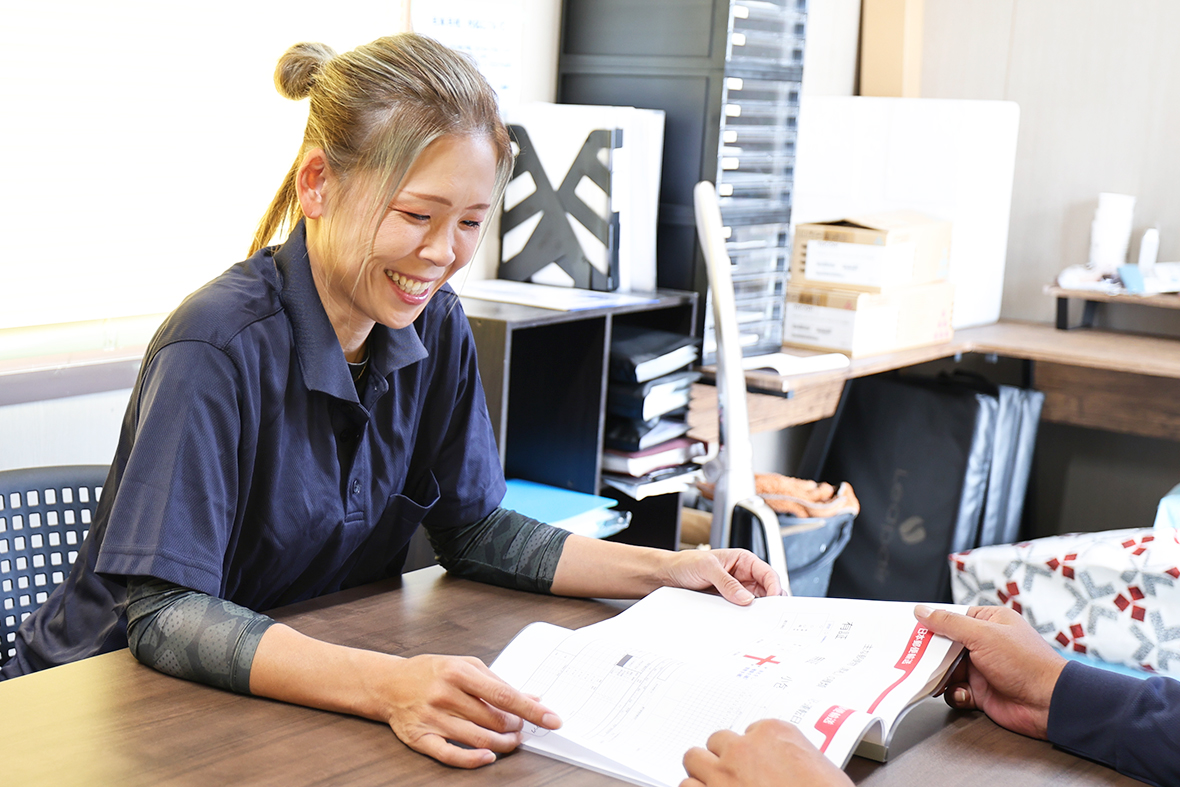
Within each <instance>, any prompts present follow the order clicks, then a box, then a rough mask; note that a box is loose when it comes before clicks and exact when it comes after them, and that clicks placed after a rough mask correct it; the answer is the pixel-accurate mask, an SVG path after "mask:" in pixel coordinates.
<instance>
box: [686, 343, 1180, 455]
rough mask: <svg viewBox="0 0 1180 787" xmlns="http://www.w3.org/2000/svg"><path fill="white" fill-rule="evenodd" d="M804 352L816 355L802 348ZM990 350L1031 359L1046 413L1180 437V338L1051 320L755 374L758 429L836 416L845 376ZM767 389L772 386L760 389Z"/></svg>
mask: <svg viewBox="0 0 1180 787" xmlns="http://www.w3.org/2000/svg"><path fill="white" fill-rule="evenodd" d="M795 352H797V354H799V355H814V354H815V353H809V352H807V351H804V350H798V351H795ZM968 353H982V354H990V355H997V356H1003V357H1006V358H1017V359H1021V360H1025V361H1030V362H1032V363H1033V364H1034V367H1033V384H1034V387H1035V388H1037V389H1038V390H1041V391H1044V393H1045V406H1044V410H1043V411H1042V415H1041V417H1042V418H1043V419H1044V420H1046V421H1054V422H1057V423H1067V424H1074V425H1077V426H1086V427H1092V428H1098V429H1107V430H1110V431H1116V432H1124V433H1128V434H1138V435H1145V436H1149V437H1168V438H1171V439H1173V440H1180V340H1177V339H1170V338H1165V337H1156V336H1139V335H1135V334H1123V333H1114V332H1110V331H1097V330H1085V331H1059V330H1057V329H1056V328H1054V326H1052V325H1049V324H1045V323H1026V322H998V323H994V324H992V325H983V326H979V327H976V328H966V329H963V330H960V331H956V333H955V338H954V339H953V340H952V341H950V342H946V343H944V344H938V345H934V346H932V347H919V348H917V349H913V350H903V351H901V352H895V353H886V354H884V355H875V356H871V357H868V358H858V359H856V360H854V361H852V364H851V365H850V366H849V367H848V368H847V369H845V370H842V371H840V372H821V373H817V374H808V375H796V376H793V377H780V376H779V375H777V374H769V373H762V372H750V373H748V374H747V375H746V383H747V385H748V386H749V387H750V389H751V393H750V428H751V431H754V432H759V431H770V430H776V429H785V428H787V427H789V426H796V425H798V424H803V423H810V422H811V421H817V420H819V419H821V418H827V417H830V416H831V415H832V414H833V413H835V411H836V405H837V404H838V402H839V397H840V392H841V391H842V390H843V387H844V383H845V382H846V381H847V380H850V379H853V378H855V377H865V376H867V375H871V374H878V373H880V372H888V371H892V370H894V369H903V368H906V367H909V366H915V365H917V364H921V363H926V362H928V361H936V360H940V359H943V358H953V357H956V356H960V355H966V354H968ZM710 389H711V386H700V390H698V391H694V402H693V404H692V409H691V410H690V423H692V424H693V432H692V434H693V435H694V436H697V437H700V438H701V439H710V438H714V439H715V436H716V433H717V426H716V392H715V391H714V390H710ZM761 392H766V393H761Z"/></svg>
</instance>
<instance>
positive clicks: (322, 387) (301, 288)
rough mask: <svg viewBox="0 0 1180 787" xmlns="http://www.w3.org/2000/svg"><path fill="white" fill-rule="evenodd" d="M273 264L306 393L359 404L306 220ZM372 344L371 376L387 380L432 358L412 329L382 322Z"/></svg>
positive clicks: (299, 224)
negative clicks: (314, 270) (310, 250)
mask: <svg viewBox="0 0 1180 787" xmlns="http://www.w3.org/2000/svg"><path fill="white" fill-rule="evenodd" d="M274 260H275V267H276V268H277V269H278V272H279V276H280V278H281V280H282V284H281V287H282V289H281V291H280V295H279V297H280V299H281V300H282V302H283V307H284V308H285V309H286V310H287V313H288V315H290V322H291V329H292V331H293V332H294V336H295V352H296V355H297V356H298V357H299V367H300V369H301V371H302V372H303V379H304V382H305V383H306V384H307V387H308V389H310V390H313V391H322V392H323V393H326V394H328V395H330V396H334V397H336V398H338V399H346V400H349V401H353V402H355V401H357V395H356V386H354V385H353V382H352V376H351V375H350V374H349V371H348V364H347V363H346V362H345V360H344V352H343V351H342V350H341V349H340V341H339V339H337V338H336V331H335V330H334V329H333V328H332V323H331V321H330V320H329V319H328V313H327V312H326V311H324V304H323V302H322V301H321V300H320V295H319V292H318V291H317V290H316V287H315V280H314V279H313V278H312V275H311V262H310V260H309V258H308V254H307V230H306V228H305V227H304V223H303V221H302V220H301V221H300V222H299V223H298V224H296V225H295V228H294V229H293V230H292V231H291V234H290V235H289V236H288V237H287V241H286V243H284V244H283V245H282V246H280V247H279V248H278V249H277V250H276V251H275V254H274ZM368 345H369V374H370V375H376V376H377V377H380V378H382V379H383V380H384V379H385V378H387V377H388V375H389V374H390V373H391V372H394V371H397V370H398V369H402V368H404V367H406V366H409V365H410V364H413V363H417V362H418V361H421V360H422V359H424V358H426V357H427V355H429V353H428V352H427V350H426V347H425V346H424V345H423V344H422V340H421V339H420V338H419V336H418V332H417V331H416V330H415V329H414V326H413V325H409V326H406V327H405V328H399V329H396V330H393V329H390V328H388V327H386V326H384V325H381V324H380V323H378V324H377V325H374V326H373V331H372V333H370V334H369V339H368ZM382 387H383V388H384V387H385V385H382Z"/></svg>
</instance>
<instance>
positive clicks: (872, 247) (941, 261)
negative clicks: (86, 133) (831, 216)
mask: <svg viewBox="0 0 1180 787" xmlns="http://www.w3.org/2000/svg"><path fill="white" fill-rule="evenodd" d="M950 262H951V223H950V222H949V221H943V220H942V219H935V218H931V217H930V216H927V215H925V214H923V213H918V212H917V211H912V210H895V211H889V212H886V213H872V214H866V215H863V216H854V217H851V218H847V219H841V220H839V221H825V222H817V223H811V224H800V225H798V226H797V227H795V245H794V248H793V249H792V251H791V284H792V285H793V286H796V287H826V288H837V289H843V290H856V291H858V292H889V291H890V290H895V289H897V288H899V287H909V286H912V285H915V284H927V283H929V282H936V281H945V280H946V278H947V274H948V273H949V272H950Z"/></svg>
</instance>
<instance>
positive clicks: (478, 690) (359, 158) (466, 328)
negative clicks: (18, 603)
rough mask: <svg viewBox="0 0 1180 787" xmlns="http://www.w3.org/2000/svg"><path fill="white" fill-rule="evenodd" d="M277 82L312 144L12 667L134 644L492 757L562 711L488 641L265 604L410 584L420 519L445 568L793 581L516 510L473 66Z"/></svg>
mask: <svg viewBox="0 0 1180 787" xmlns="http://www.w3.org/2000/svg"><path fill="white" fill-rule="evenodd" d="M276 81H277V83H278V86H279V89H280V91H281V92H282V93H284V95H287V96H288V97H290V98H302V97H304V96H306V97H308V98H310V101H309V105H310V106H309V116H308V122H307V130H306V132H305V134H304V139H303V143H302V145H301V147H300V150H299V153H298V156H297V157H296V159H295V161H294V163H293V164H292V165H291V167H290V169H289V171H288V174H287V176H286V178H285V180H284V181H283V184H282V186H281V187H280V189H279V191H278V194H277V195H276V197H275V199H274V200H273V202H272V204H271V206H270V209H269V210H268V211H267V213H266V216H265V217H264V219H263V220H262V222H261V224H260V227H259V230H258V234H257V236H256V239H255V243H254V250H253V253H252V254H251V256H250V258H249V259H247V260H245V261H244V262H240V263H238V264H236V265H234V266H232V267H231V268H229V269H228V270H227V271H225V272H224V273H223V274H221V275H220V276H218V277H217V278H215V279H214V280H213V281H211V282H209V283H208V284H206V285H205V286H203V287H201V288H200V289H198V290H197V291H196V292H194V293H193V294H192V295H190V296H189V297H188V298H186V299H185V300H184V302H183V303H182V304H181V305H180V307H179V308H178V309H176V310H175V311H174V312H173V313H172V314H170V315H169V316H168V318H167V319H166V320H165V321H164V324H163V325H162V327H161V328H160V330H159V331H158V332H157V333H156V335H155V337H154V338H153V339H152V341H151V343H150V345H149V346H148V350H147V353H146V355H145V357H144V361H143V365H142V367H141V370H140V373H139V377H138V379H137V381H136V385H135V388H134V389H133V391H132V393H131V402H130V405H129V407H128V410H127V414H126V416H125V418H124V421H123V426H122V431H121V434H120V440H119V446H118V449H117V451H116V453H115V458H114V461H113V463H112V466H111V471H110V475H109V477H108V478H107V482H106V483H105V484H104V485H103V495H102V498H101V500H100V502H99V505H98V507H97V509H96V511H95V514H94V519H93V523H92V527H91V530H90V534H89V536H88V537H87V538H86V540H85V542H84V543H83V544H82V546H81V547H80V549H79V552H78V558H77V561H76V562H75V564H74V566H73V569H72V570H71V573H70V575H69V577H67V579H66V581H65V582H64V583H63V584H61V585H60V586H59V587H58V588H57V590H55V591H54V592H53V593H52V594H51V595H50V596H49V598H48V600H47V601H46V602H45V603H44V604H43V605H42V606H41V607H40V608H39V609H38V610H37V611H36V612H34V613H33V614H32V615H31V616H30V617H29V618H28V619H27V620H25V621H24V623H23V624H22V625H21V627H20V630H19V631H18V633H17V640H16V642H15V643H14V645H15V654H14V656H13V657H12V658H11V659H10V660H9V661H8V662H6V663H4V664H3V666H2V667H0V677H2V678H9V677H15V676H19V675H23V674H26V673H29V672H33V671H35V670H39V669H43V668H46V667H50V666H53V665H56V664H61V663H65V662H69V661H72V660H75V659H79V658H84V657H86V656H89V655H94V654H97V653H102V652H106V651H109V650H112V649H115V648H119V647H122V646H123V645H127V646H129V647H130V648H131V651H132V653H133V654H134V655H135V657H136V658H138V659H139V660H140V661H142V662H143V663H145V664H147V665H149V666H151V667H154V668H155V669H158V670H161V671H163V672H166V673H168V674H171V675H176V676H178V677H183V678H188V679H191V680H197V681H201V682H204V683H208V684H211V685H214V686H219V687H222V688H227V689H231V690H233V691H238V692H243V693H251V694H258V695H262V696H266V697H271V698H275V699H280V700H286V701H289V702H296V703H300V704H303V705H309V706H313V707H317V708H324V709H328V710H334V711H342V712H348V713H353V714H356V715H360V716H364V717H367V718H372V719H377V720H380V721H382V722H385V723H387V724H389V726H390V727H391V728H392V730H393V731H394V732H395V733H396V734H397V735H398V737H399V738H401V740H403V741H404V742H405V743H406V744H408V745H409V746H412V747H413V748H415V749H417V750H419V751H422V752H424V753H426V754H429V755H431V756H434V757H436V758H438V759H440V760H442V761H443V762H446V763H448V764H451V765H457V766H463V767H476V766H479V765H484V764H488V763H490V762H492V761H494V760H495V753H496V752H507V751H511V750H512V749H513V748H515V747H516V746H517V745H518V744H519V742H520V735H521V729H522V725H523V721H524V720H527V721H529V722H531V723H533V724H536V725H541V726H544V727H549V728H554V727H556V726H558V725H559V724H560V721H559V720H558V719H557V718H556V717H555V716H554V715H553V714H552V713H551V712H549V711H548V710H547V709H546V708H545V706H544V705H542V704H541V703H540V702H539V701H537V700H536V699H534V698H531V697H528V696H525V695H523V694H521V693H519V692H517V691H515V690H513V689H512V688H511V687H509V686H508V685H506V684H505V683H503V682H502V681H501V680H500V679H499V678H497V677H496V676H495V675H494V674H493V673H491V671H490V670H488V668H487V667H486V666H484V665H483V664H482V663H480V662H478V661H476V660H474V659H464V658H460V657H456V656H433V655H423V656H416V657H414V658H400V657H397V656H392V655H388V654H381V653H374V652H369V651H358V650H353V649H348V648H342V647H338V646H335V645H332V644H329V643H326V642H322V641H318V640H314V639H311V638H309V637H305V636H303V635H302V634H299V633H298V632H296V631H294V630H293V629H290V628H288V627H286V626H283V625H281V624H276V623H274V621H273V620H271V619H270V618H269V617H267V616H266V615H264V614H261V613H260V612H258V610H266V609H271V608H273V607H277V606H281V605H285V604H290V603H294V602H298V601H301V600H305V599H309V598H313V597H316V596H320V595H323V594H326V593H331V592H334V591H337V590H341V589H344V588H349V587H354V586H357V585H361V584H365V583H368V582H373V581H376V580H379V579H383V578H387V577H391V576H396V575H397V574H398V573H400V571H401V570H402V566H403V564H404V561H405V558H406V554H407V548H408V544H409V540H410V537H411V536H412V534H413V533H414V532H415V531H416V530H417V529H418V527H419V526H421V527H422V528H423V529H424V530H425V531H426V534H427V536H428V537H429V539H430V542H431V545H432V546H433V548H434V550H435V553H436V554H437V555H438V558H439V562H440V563H441V564H442V565H443V566H444V567H445V568H446V569H447V570H448V571H449V572H451V573H453V574H456V575H458V576H463V577H468V578H473V579H478V580H481V581H487V582H494V583H496V584H501V585H506V586H509V587H514V588H519V589H523V590H531V591H535V592H552V593H558V594H566V595H582V596H597V597H602V596H616V597H637V596H639V595H642V594H644V593H646V592H648V591H650V590H653V589H654V588H656V587H658V586H661V585H675V586H680V587H690V588H696V589H705V588H716V589H718V590H719V591H720V592H722V593H723V594H724V595H726V597H728V598H730V599H731V600H733V601H735V602H736V603H743V604H745V603H750V602H751V601H752V600H753V598H754V596H755V595H764V594H774V593H778V592H779V590H780V586H779V583H778V579H777V577H776V576H775V574H774V572H773V571H772V570H771V569H770V567H769V566H767V565H766V564H765V563H762V562H761V561H759V560H758V559H757V558H755V557H754V556H753V555H752V554H751V553H749V552H744V551H741V550H715V551H712V552H697V551H693V552H684V553H676V552H665V551H662V550H653V549H641V548H638V547H631V546H625V545H622V544H607V543H603V542H599V541H595V540H592V539H586V538H581V537H578V536H571V535H570V534H569V533H568V532H566V531H563V530H558V529H556V528H553V527H550V526H549V525H546V524H543V523H541V522H537V521H535V520H532V519H529V518H527V517H524V516H522V515H521V514H519V513H517V512H514V511H510V510H507V509H503V508H501V507H500V503H501V501H502V500H503V497H504V491H505V483H504V476H503V471H502V469H501V466H500V460H499V452H498V450H497V448H496V445H495V441H494V438H493V434H492V428H491V423H490V421H489V419H488V414H487V408H486V405H485V402H484V398H483V389H482V386H481V384H480V381H479V375H478V371H477V369H478V365H477V363H476V356H475V346H474V341H473V338H472V333H471V327H470V325H469V324H468V322H467V319H466V317H465V315H464V313H463V309H462V306H461V305H460V304H459V301H458V297H457V296H456V295H455V293H454V291H453V290H452V289H451V288H450V286H449V285H448V284H447V280H448V279H449V278H450V277H451V276H452V275H453V274H454V273H455V272H456V271H457V270H459V269H460V268H462V267H463V266H464V265H466V264H467V263H468V262H469V261H470V259H471V256H472V254H473V253H474V251H475V248H476V246H477V244H478V241H479V239H480V235H481V228H482V227H483V225H484V222H485V220H486V218H487V215H488V213H489V212H490V211H491V210H492V209H493V207H494V206H495V205H496V204H497V203H498V201H499V199H500V195H501V193H502V191H503V186H504V183H505V181H506V180H507V178H508V175H509V173H510V171H511V169H512V153H511V147H510V145H509V141H508V135H507V130H506V129H505V127H504V125H503V123H502V121H501V120H500V118H499V114H498V112H497V108H496V101H495V95H494V93H493V92H492V90H491V88H490V87H489V85H488V84H487V82H486V81H485V80H484V79H483V78H482V77H481V76H480V74H479V73H478V71H477V70H476V69H475V67H474V65H473V63H472V62H471V61H470V60H468V59H467V58H466V57H465V56H463V55H460V54H458V53H456V52H454V51H452V50H449V49H447V48H446V47H443V46H442V45H440V44H438V43H437V42H435V41H432V40H430V39H428V38H424V37H422V36H416V35H413V34H402V35H398V36H390V37H387V38H380V39H377V40H376V41H373V42H371V43H369V44H365V45H363V46H360V47H357V48H356V49H354V50H353V51H351V52H346V53H343V54H340V55H336V54H334V53H333V52H332V50H331V49H329V48H328V47H326V46H323V45H320V44H298V45H296V46H294V47H291V48H290V49H289V50H288V51H287V53H286V54H285V55H284V56H283V58H282V60H281V61H280V63H279V68H278V70H277V79H276ZM280 232H285V233H286V237H285V239H283V240H282V242H281V244H279V245H269V244H270V241H271V239H272V236H274V235H275V234H277V233H280Z"/></svg>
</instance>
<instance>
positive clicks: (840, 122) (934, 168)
mask: <svg viewBox="0 0 1180 787" xmlns="http://www.w3.org/2000/svg"><path fill="white" fill-rule="evenodd" d="M1019 120H1020V109H1019V107H1018V106H1017V105H1016V104H1015V103H1013V102H1011V101H962V100H947V99H929V98H926V99H923V98H872V97H862V96H854V97H845V96H808V95H804V96H803V97H802V99H801V103H800V110H799V139H798V143H797V144H798V159H797V164H796V167H795V195H794V207H793V208H792V212H791V222H792V225H794V224H798V223H805V222H809V221H826V220H831V219H839V218H843V217H846V216H850V215H856V214H858V213H869V212H875V211H881V210H893V209H900V208H910V209H913V210H919V211H922V212H923V213H927V214H929V215H931V216H935V217H938V218H942V219H949V220H950V221H952V222H953V223H954V230H953V232H952V236H951V265H950V279H951V281H952V282H954V284H955V314H954V327H956V328H964V327H967V326H970V325H984V324H987V323H991V322H995V321H996V320H998V319H999V317H1000V301H1001V300H1002V298H1003V291H1004V262H1005V256H1006V253H1007V245H1008V218H1009V213H1010V209H1011V204H1012V176H1013V171H1014V167H1015V163H1016V134H1017V128H1018V125H1019Z"/></svg>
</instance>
